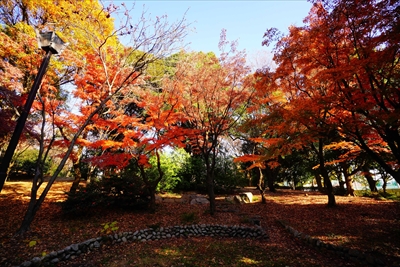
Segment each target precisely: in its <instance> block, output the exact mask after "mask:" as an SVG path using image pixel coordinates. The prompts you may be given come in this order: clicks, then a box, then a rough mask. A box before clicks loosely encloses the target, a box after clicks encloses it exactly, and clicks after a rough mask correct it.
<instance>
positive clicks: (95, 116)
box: [1, 1, 186, 233]
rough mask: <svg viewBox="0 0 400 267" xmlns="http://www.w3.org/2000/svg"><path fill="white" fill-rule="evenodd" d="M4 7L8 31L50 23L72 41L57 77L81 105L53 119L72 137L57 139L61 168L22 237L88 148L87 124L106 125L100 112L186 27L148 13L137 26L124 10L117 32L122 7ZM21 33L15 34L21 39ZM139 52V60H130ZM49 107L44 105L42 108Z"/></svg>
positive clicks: (35, 202) (31, 211)
mask: <svg viewBox="0 0 400 267" xmlns="http://www.w3.org/2000/svg"><path fill="white" fill-rule="evenodd" d="M13 4H15V6H16V7H17V8H14V7H13ZM1 8H2V14H3V15H4V17H3V19H2V21H4V22H6V24H7V27H8V28H10V29H15V25H17V24H18V21H20V22H21V23H22V24H23V25H35V26H37V27H40V26H41V25H42V24H44V23H46V22H52V23H55V24H56V25H57V27H59V29H61V30H63V31H64V32H65V33H64V35H63V36H64V38H65V37H70V39H68V38H67V40H68V41H70V42H71V46H70V48H71V50H70V51H68V53H64V54H63V55H62V56H61V57H60V58H59V59H58V60H61V61H62V62H63V63H64V65H62V64H61V65H60V67H61V71H60V72H59V73H58V74H59V75H61V77H63V78H65V79H66V80H69V81H71V82H73V85H74V88H73V89H72V94H73V95H74V97H75V98H76V99H78V100H77V101H78V103H79V110H78V112H76V111H74V110H70V111H68V110H67V109H64V110H62V111H59V112H57V114H54V115H52V118H53V119H52V121H53V122H54V124H55V125H57V127H58V128H59V129H63V130H64V131H65V132H68V134H69V137H68V138H65V137H66V135H64V137H63V136H60V135H59V137H58V138H61V139H60V140H55V141H57V142H58V145H60V144H61V143H62V142H63V143H64V145H65V147H66V148H67V149H66V150H65V153H64V156H63V158H62V161H61V163H60V165H59V167H58V168H57V169H56V171H55V173H54V174H53V175H52V177H51V178H50V181H49V182H48V183H47V185H46V187H45V188H44V191H43V193H42V194H41V195H40V196H39V197H38V198H37V197H36V189H37V188H38V187H39V186H40V185H41V183H40V182H37V183H36V185H34V186H35V188H33V189H35V190H32V197H31V201H30V203H29V207H28V210H27V212H26V214H25V218H24V220H23V222H22V225H21V228H20V230H19V233H23V232H25V231H26V230H28V228H29V225H30V223H31V222H32V220H33V218H34V216H35V214H36V212H37V210H38V209H39V208H40V205H41V203H42V202H43V201H44V199H45V197H46V194H47V193H48V191H49V190H50V188H51V185H52V184H53V183H54V181H55V179H56V178H57V176H58V174H59V173H60V172H61V170H62V168H63V166H64V165H65V163H66V161H67V160H68V159H69V157H70V155H71V153H72V152H73V151H74V150H75V149H76V145H83V144H84V143H85V140H83V139H79V138H80V137H81V134H82V132H84V131H85V130H86V127H88V126H89V125H92V124H94V123H97V124H99V123H100V124H104V123H106V122H107V117H105V118H104V116H100V115H101V114H102V112H104V111H105V110H107V109H112V107H113V104H115V101H118V100H120V101H122V99H123V98H121V97H123V95H124V94H125V93H126V92H127V91H129V90H131V89H132V87H134V86H137V85H138V84H140V83H141V82H140V81H141V78H140V76H141V75H142V73H143V72H144V70H145V69H146V67H147V66H148V64H149V63H150V62H154V61H156V60H157V59H159V58H161V57H164V56H166V55H168V53H170V52H171V51H173V50H174V49H175V48H176V47H175V46H174V44H175V42H178V41H179V40H180V39H181V37H183V36H184V34H185V26H186V25H185V23H184V19H182V20H181V21H177V22H176V23H172V24H170V23H169V22H168V21H167V20H166V17H165V16H164V17H158V18H157V20H154V21H152V20H151V18H149V17H148V16H147V14H146V13H145V12H144V13H143V14H142V17H141V18H140V19H139V22H138V23H136V24H135V23H133V22H132V18H130V17H129V16H128V13H129V10H128V9H126V8H125V7H124V6H123V7H122V10H124V11H126V13H125V14H127V16H126V17H125V18H122V19H123V20H122V21H121V23H120V24H119V26H118V27H117V28H115V27H114V25H113V19H111V14H113V13H115V14H116V12H117V11H118V10H119V7H116V6H115V5H110V6H108V7H103V6H101V5H100V4H99V3H98V2H97V1H76V3H75V2H74V3H72V2H63V4H61V5H48V3H47V1H39V2H37V3H35V4H33V3H32V2H30V1H27V2H25V1H21V2H17V3H14V2H13V1H6V2H5V3H4V4H2V5H1ZM82 16H84V17H82ZM85 16H86V17H85ZM85 18H86V19H85ZM27 27H28V28H29V27H30V26H27ZM20 32H21V31H17V30H16V33H17V35H18V34H20ZM122 37H123V38H124V39H125V40H126V41H128V43H129V46H124V45H122V44H121V43H120V42H119V41H118V38H122ZM30 40H31V39H30ZM75 40H76V42H75ZM79 41H81V42H79ZM32 43H33V41H32ZM73 49H76V50H73ZM139 51H140V53H139V54H140V56H138V57H135V56H132V55H134V54H136V55H137V52H139ZM22 77H23V76H22ZM56 85H57V86H56V87H54V88H56V89H57V88H60V87H59V85H60V83H58V84H56ZM42 86H43V85H42ZM21 87H22V88H24V87H23V86H21ZM47 103H49V102H46V101H43V102H42V105H43V104H45V105H46V104H47ZM39 106H40V105H38V107H39ZM46 110H47V111H48V109H46ZM105 144H107V143H105Z"/></svg>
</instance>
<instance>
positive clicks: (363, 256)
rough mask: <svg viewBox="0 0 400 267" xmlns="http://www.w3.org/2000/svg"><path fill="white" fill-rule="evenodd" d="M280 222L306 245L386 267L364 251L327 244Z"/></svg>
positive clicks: (376, 266) (364, 262) (353, 259)
mask: <svg viewBox="0 0 400 267" xmlns="http://www.w3.org/2000/svg"><path fill="white" fill-rule="evenodd" d="M278 222H279V223H280V224H281V225H282V226H283V227H285V229H286V230H287V231H288V232H289V233H290V234H292V235H293V236H294V237H296V238H298V239H300V240H302V241H303V242H305V243H308V244H310V245H312V246H314V247H317V248H325V249H327V250H330V251H332V252H334V253H336V254H337V255H339V256H342V257H344V258H345V259H349V260H352V261H354V262H359V263H363V264H366V265H368V266H373V267H382V266H386V264H385V263H384V262H382V261H381V260H379V259H377V258H374V257H373V256H372V255H370V254H368V253H363V252H362V251H359V250H356V249H349V248H346V247H343V246H336V245H333V244H329V243H325V242H323V241H322V240H320V239H318V238H315V237H312V236H309V235H306V234H304V233H301V232H299V231H297V230H296V229H294V228H293V227H291V226H289V224H288V223H287V222H285V221H283V220H278Z"/></svg>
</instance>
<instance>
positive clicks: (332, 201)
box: [318, 140, 336, 207]
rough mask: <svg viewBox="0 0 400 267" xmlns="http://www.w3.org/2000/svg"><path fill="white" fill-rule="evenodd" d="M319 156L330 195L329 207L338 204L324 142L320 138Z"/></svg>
mask: <svg viewBox="0 0 400 267" xmlns="http://www.w3.org/2000/svg"><path fill="white" fill-rule="evenodd" d="M318 158H319V170H320V173H321V175H322V177H323V178H324V185H325V187H326V194H327V195H328V207H334V206H336V200H335V195H334V194H333V186H332V182H331V179H329V174H328V171H327V170H326V168H325V158H324V150H323V142H322V140H319V144H318Z"/></svg>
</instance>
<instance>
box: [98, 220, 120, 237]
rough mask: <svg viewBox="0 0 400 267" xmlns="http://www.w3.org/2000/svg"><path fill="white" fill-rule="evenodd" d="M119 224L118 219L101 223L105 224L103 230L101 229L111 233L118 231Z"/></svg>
mask: <svg viewBox="0 0 400 267" xmlns="http://www.w3.org/2000/svg"><path fill="white" fill-rule="evenodd" d="M117 224H118V222H117V221H113V222H108V223H102V224H101V225H102V226H103V230H101V231H102V232H103V233H106V234H107V235H109V234H111V233H113V232H115V231H118V229H119V227H118V226H117Z"/></svg>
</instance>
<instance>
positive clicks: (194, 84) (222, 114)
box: [163, 31, 252, 214]
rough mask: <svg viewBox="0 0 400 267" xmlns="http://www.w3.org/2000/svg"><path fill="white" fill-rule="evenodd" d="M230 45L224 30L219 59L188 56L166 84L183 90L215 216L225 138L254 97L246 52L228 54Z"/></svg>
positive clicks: (194, 148)
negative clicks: (218, 159) (218, 161)
mask: <svg viewBox="0 0 400 267" xmlns="http://www.w3.org/2000/svg"><path fill="white" fill-rule="evenodd" d="M226 45H228V42H227V41H226V40H225V32H224V31H223V32H222V34H221V41H220V49H221V51H222V53H221V55H220V57H219V58H217V57H216V56H215V55H214V54H212V53H209V54H205V53H201V52H200V53H192V54H188V55H187V56H186V57H184V58H183V59H182V60H181V61H179V62H178V64H177V67H176V72H175V75H174V76H173V77H172V78H171V79H168V80H166V81H165V83H164V85H163V86H164V88H177V89H179V91H180V94H179V97H180V98H181V108H180V110H182V112H183V113H184V114H185V116H186V118H187V120H188V123H187V127H186V128H187V129H190V131H189V133H188V134H187V140H188V142H189V143H190V146H191V147H192V151H193V153H195V154H196V153H197V154H199V155H201V156H202V158H203V159H204V162H205V166H206V187H207V193H208V196H209V200H210V212H211V214H214V212H215V193H214V178H215V173H214V171H215V167H216V157H217V155H218V153H219V144H220V142H221V138H222V137H223V136H224V135H227V134H228V133H229V131H230V130H232V129H233V127H235V126H236V125H237V122H238V120H239V119H240V118H241V116H242V114H243V112H244V110H245V108H246V106H247V105H248V103H249V100H250V99H251V95H252V94H251V93H252V89H251V84H250V83H249V81H248V80H247V79H246V78H247V75H248V72H249V69H248V68H247V67H246V65H245V59H244V57H245V55H244V53H243V52H236V50H235V44H232V46H231V48H232V49H231V51H228V52H225V51H224V50H223V49H224V48H225V47H226Z"/></svg>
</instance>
